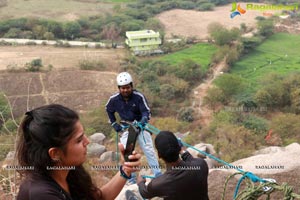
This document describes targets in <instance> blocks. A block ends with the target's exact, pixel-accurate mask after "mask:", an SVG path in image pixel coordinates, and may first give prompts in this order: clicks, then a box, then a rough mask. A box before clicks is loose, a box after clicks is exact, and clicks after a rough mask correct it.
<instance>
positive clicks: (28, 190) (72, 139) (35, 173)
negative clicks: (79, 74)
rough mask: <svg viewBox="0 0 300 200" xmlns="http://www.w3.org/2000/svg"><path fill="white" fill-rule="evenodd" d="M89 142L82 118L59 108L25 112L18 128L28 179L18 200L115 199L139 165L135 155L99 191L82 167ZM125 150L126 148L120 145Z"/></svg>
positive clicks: (20, 153)
mask: <svg viewBox="0 0 300 200" xmlns="http://www.w3.org/2000/svg"><path fill="white" fill-rule="evenodd" d="M88 144H89V140H88V138H87V137H86V136H85V134H84V130H83V127H82V125H81V123H80V120H79V116H78V114H77V113H76V112H74V111H73V110H71V109H69V108H67V107H64V106H62V105H58V104H52V105H47V106H42V107H39V108H36V109H34V110H31V111H29V112H26V114H25V117H24V119H23V121H22V123H21V125H20V128H19V141H18V145H17V157H18V161H19V165H20V167H21V168H24V169H25V168H27V169H31V170H23V171H21V173H22V174H25V176H26V178H25V180H24V181H23V182H22V184H21V186H20V191H19V193H18V196H17V200H96V199H97V200H98V199H114V198H115V197H116V196H117V195H118V194H119V192H120V191H121V190H122V188H123V186H124V184H125V183H126V180H127V179H129V178H130V176H131V172H133V171H135V170H136V168H138V166H139V165H140V161H139V159H140V157H141V155H140V154H137V153H135V152H134V153H133V155H131V156H130V157H129V158H130V159H132V160H136V159H137V161H134V162H125V163H124V164H123V165H122V166H121V167H120V170H119V172H118V173H117V174H116V175H115V176H114V177H113V178H112V179H111V180H110V181H109V182H108V183H107V184H106V185H104V186H102V187H101V188H100V189H99V188H97V187H96V185H94V183H93V182H92V179H91V176H90V175H89V174H88V173H87V172H86V171H85V169H84V168H83V166H82V164H83V163H84V162H85V160H86V153H87V145H88ZM120 148H121V149H122V148H123V146H122V145H120Z"/></svg>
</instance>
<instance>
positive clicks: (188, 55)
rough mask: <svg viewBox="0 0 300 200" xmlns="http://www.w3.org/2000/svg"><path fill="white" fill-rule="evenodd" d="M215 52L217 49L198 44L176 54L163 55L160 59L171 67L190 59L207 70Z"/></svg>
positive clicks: (209, 45)
mask: <svg viewBox="0 0 300 200" xmlns="http://www.w3.org/2000/svg"><path fill="white" fill-rule="evenodd" d="M216 50H217V48H216V47H215V46H213V45H211V44H206V43H199V44H196V45H193V46H192V47H190V48H187V49H184V50H181V51H178V52H176V53H172V54H168V55H165V56H163V57H162V58H161V59H162V60H164V61H167V62H169V63H170V64H172V65H176V64H180V63H181V62H182V61H183V60H185V59H191V60H193V61H195V62H196V63H198V64H201V66H202V68H203V69H204V70H207V69H208V67H209V64H210V62H211V57H212V55H213V54H214V53H215V51H216Z"/></svg>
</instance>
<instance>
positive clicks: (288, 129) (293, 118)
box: [270, 113, 300, 145]
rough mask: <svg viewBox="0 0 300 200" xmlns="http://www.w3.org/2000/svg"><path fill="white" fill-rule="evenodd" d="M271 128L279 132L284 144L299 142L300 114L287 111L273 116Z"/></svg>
mask: <svg viewBox="0 0 300 200" xmlns="http://www.w3.org/2000/svg"><path fill="white" fill-rule="evenodd" d="M270 127H271V129H272V130H273V132H274V133H276V134H279V135H280V137H281V139H282V140H283V143H284V145H288V144H290V143H292V142H297V141H299V139H300V135H299V132H300V118H299V116H298V115H295V114H291V113H286V114H279V115H277V116H275V117H274V118H272V120H271V126H270Z"/></svg>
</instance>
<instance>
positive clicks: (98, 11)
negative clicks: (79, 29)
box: [0, 0, 132, 21]
mask: <svg viewBox="0 0 300 200" xmlns="http://www.w3.org/2000/svg"><path fill="white" fill-rule="evenodd" d="M126 2H132V0H77V1H76V0H72V1H70V0H10V1H7V5H6V6H3V7H0V19H2V20H3V19H8V18H20V17H39V18H47V19H54V20H59V21H65V20H67V21H70V20H75V19H77V18H80V17H83V16H85V17H87V16H94V15H102V14H106V13H111V12H113V8H114V6H115V5H116V3H117V4H119V3H126Z"/></svg>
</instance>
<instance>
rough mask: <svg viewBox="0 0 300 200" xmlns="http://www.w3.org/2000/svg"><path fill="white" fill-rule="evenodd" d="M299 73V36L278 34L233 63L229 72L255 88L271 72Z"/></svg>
mask: <svg viewBox="0 0 300 200" xmlns="http://www.w3.org/2000/svg"><path fill="white" fill-rule="evenodd" d="M293 71H300V35H291V34H286V33H278V34H275V35H273V36H271V37H270V38H269V39H267V40H266V41H264V42H263V43H262V44H261V45H259V46H258V47H257V48H256V49H255V50H254V51H253V52H251V53H250V54H247V55H246V56H244V57H242V58H241V59H240V61H238V62H237V63H235V64H234V65H233V66H232V68H231V70H230V72H231V73H232V74H237V75H239V76H241V77H242V78H244V79H246V80H247V81H249V84H250V85H251V86H253V87H257V86H258V84H259V80H260V79H261V78H263V77H264V76H266V75H267V74H270V73H272V72H276V73H280V74H287V73H289V72H293Z"/></svg>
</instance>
